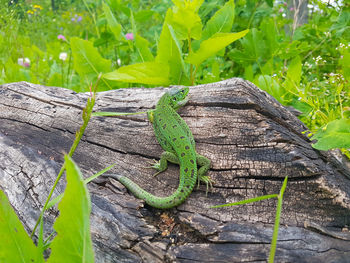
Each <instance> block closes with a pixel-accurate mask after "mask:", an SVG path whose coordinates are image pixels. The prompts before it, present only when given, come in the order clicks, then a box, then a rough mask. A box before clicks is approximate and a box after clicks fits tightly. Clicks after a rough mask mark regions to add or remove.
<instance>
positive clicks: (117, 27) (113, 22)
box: [102, 3, 122, 40]
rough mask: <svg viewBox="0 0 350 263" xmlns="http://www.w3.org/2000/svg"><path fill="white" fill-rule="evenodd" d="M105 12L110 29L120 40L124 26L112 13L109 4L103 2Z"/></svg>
mask: <svg viewBox="0 0 350 263" xmlns="http://www.w3.org/2000/svg"><path fill="white" fill-rule="evenodd" d="M102 8H103V12H104V14H105V16H106V19H107V24H108V27H109V29H110V30H111V31H112V32H113V35H114V37H115V39H116V40H119V39H120V37H121V31H122V26H121V24H119V23H118V21H117V19H116V18H115V16H114V14H113V13H112V11H111V9H110V8H109V6H108V5H107V4H105V3H102Z"/></svg>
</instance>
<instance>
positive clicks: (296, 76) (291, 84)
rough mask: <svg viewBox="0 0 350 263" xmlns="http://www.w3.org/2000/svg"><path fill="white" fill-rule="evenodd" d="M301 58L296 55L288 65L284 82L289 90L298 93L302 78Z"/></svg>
mask: <svg viewBox="0 0 350 263" xmlns="http://www.w3.org/2000/svg"><path fill="white" fill-rule="evenodd" d="M301 67H302V65H301V60H300V57H299V56H296V57H295V58H294V59H293V60H292V61H291V62H290V63H289V66H288V71H287V79H286V81H285V83H284V85H285V87H286V88H287V90H289V91H291V92H292V93H296V91H297V90H298V88H299V85H300V80H301Z"/></svg>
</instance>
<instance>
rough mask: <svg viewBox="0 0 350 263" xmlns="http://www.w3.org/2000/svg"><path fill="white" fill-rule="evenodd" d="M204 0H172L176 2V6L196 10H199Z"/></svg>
mask: <svg viewBox="0 0 350 263" xmlns="http://www.w3.org/2000/svg"><path fill="white" fill-rule="evenodd" d="M203 1H204V0H191V1H188V0H172V2H173V3H174V5H175V6H177V7H179V8H187V9H190V10H192V11H194V12H197V11H198V9H199V8H200V7H201V5H202V4H203Z"/></svg>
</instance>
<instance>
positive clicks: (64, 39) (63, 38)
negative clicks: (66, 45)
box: [57, 34, 66, 41]
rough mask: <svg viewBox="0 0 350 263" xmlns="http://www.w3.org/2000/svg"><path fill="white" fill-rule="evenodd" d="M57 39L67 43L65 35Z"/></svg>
mask: <svg viewBox="0 0 350 263" xmlns="http://www.w3.org/2000/svg"><path fill="white" fill-rule="evenodd" d="M57 39H59V40H63V41H66V38H65V36H64V35H61V34H60V35H58V36H57Z"/></svg>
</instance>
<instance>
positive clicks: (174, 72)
mask: <svg viewBox="0 0 350 263" xmlns="http://www.w3.org/2000/svg"><path fill="white" fill-rule="evenodd" d="M171 16H172V11H171V9H168V11H167V13H166V16H165V19H164V24H163V28H162V32H161V34H160V38H159V42H158V50H157V57H156V62H158V63H163V64H166V65H168V66H169V79H170V82H171V83H172V84H174V85H179V84H183V85H186V84H189V83H188V77H187V76H186V74H185V69H184V62H183V59H182V49H181V44H180V42H179V40H178V39H177V35H176V33H175V31H174V29H173V28H172V26H171V25H170V24H169V21H170V19H171Z"/></svg>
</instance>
